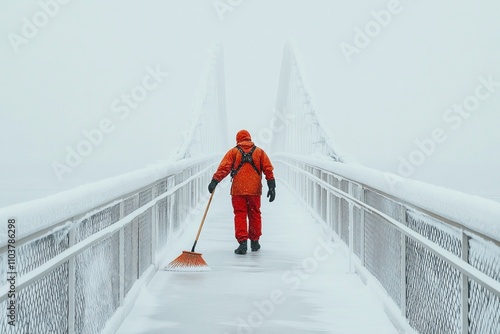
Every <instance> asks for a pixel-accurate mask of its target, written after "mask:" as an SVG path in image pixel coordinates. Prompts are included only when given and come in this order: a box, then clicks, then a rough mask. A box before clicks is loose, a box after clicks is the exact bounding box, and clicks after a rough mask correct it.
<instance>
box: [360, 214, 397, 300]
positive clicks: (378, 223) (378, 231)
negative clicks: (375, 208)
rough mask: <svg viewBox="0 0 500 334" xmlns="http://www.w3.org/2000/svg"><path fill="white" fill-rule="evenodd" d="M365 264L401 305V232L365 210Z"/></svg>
mask: <svg viewBox="0 0 500 334" xmlns="http://www.w3.org/2000/svg"><path fill="white" fill-rule="evenodd" d="M364 249H365V266H366V268H367V269H368V270H369V271H370V272H371V273H372V274H373V275H374V276H375V277H376V278H377V279H378V280H379V281H380V283H381V284H382V286H383V287H384V288H385V289H386V291H387V293H388V294H389V296H390V297H391V298H392V299H393V300H394V302H395V303H396V304H397V305H398V306H399V307H401V279H400V277H401V260H400V259H401V233H400V232H399V231H398V230H397V229H396V228H394V227H393V226H392V225H390V224H389V223H387V222H386V221H385V220H383V219H381V218H379V217H378V216H375V215H373V214H371V213H368V212H365V246H364Z"/></svg>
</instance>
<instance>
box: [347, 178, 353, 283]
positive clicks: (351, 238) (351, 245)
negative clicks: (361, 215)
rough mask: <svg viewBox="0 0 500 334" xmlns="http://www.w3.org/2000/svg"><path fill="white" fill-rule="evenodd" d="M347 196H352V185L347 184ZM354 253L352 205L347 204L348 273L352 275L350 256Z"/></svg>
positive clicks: (350, 203)
mask: <svg viewBox="0 0 500 334" xmlns="http://www.w3.org/2000/svg"><path fill="white" fill-rule="evenodd" d="M348 192H349V195H351V196H352V183H351V182H349V189H348ZM353 253H354V205H353V203H352V202H349V273H351V274H352V273H354V270H353V265H352V254H353Z"/></svg>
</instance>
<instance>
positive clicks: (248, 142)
mask: <svg viewBox="0 0 500 334" xmlns="http://www.w3.org/2000/svg"><path fill="white" fill-rule="evenodd" d="M236 145H239V146H241V147H242V148H249V147H252V146H253V145H254V144H253V142H252V137H251V136H250V132H248V131H247V130H240V131H238V133H237V134H236Z"/></svg>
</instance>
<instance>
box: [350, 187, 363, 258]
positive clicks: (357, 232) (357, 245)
mask: <svg viewBox="0 0 500 334" xmlns="http://www.w3.org/2000/svg"><path fill="white" fill-rule="evenodd" d="M351 187H352V188H351V189H352V193H351V196H352V197H354V198H356V199H358V200H362V194H363V189H362V188H361V186H359V185H357V184H355V183H351ZM362 212H363V210H361V209H359V208H357V207H354V208H353V218H354V226H353V234H354V235H353V236H354V241H353V250H354V254H356V255H357V256H358V257H360V258H361V243H362V241H363V239H362V235H363V225H362V217H363V213H362Z"/></svg>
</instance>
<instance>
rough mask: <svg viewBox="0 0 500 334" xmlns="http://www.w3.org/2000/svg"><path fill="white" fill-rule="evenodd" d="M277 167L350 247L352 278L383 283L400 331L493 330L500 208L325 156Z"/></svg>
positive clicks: (288, 159)
mask: <svg viewBox="0 0 500 334" xmlns="http://www.w3.org/2000/svg"><path fill="white" fill-rule="evenodd" d="M274 161H275V164H276V167H277V168H276V170H277V171H276V175H279V179H282V180H283V181H284V182H285V184H286V185H287V186H288V187H289V188H290V189H291V190H292V191H293V192H295V193H296V195H297V196H298V197H299V198H301V199H302V200H303V202H304V204H305V205H306V207H307V208H308V209H309V210H310V211H311V212H312V213H313V215H314V216H315V217H316V218H317V220H318V221H320V222H323V223H324V224H325V228H328V229H331V230H332V231H333V232H334V233H335V235H336V237H337V238H338V240H341V241H342V242H343V243H345V244H346V245H347V247H348V254H349V257H350V259H351V262H350V263H351V266H355V267H356V272H357V273H358V274H360V276H362V278H364V279H365V280H367V279H369V278H371V279H376V281H378V283H380V285H382V287H383V288H384V289H385V293H386V294H387V295H388V296H389V297H390V299H388V301H386V305H387V306H388V308H389V309H390V310H392V311H393V312H392V313H393V314H394V313H399V314H400V315H402V316H403V317H405V318H406V319H407V323H405V322H403V326H405V325H406V326H408V324H409V325H410V326H411V327H412V328H413V329H414V330H416V331H418V332H419V333H440V334H447V333H449V334H452V333H453V334H455V333H496V332H497V331H498V329H499V328H500V313H498V310H499V309H500V225H499V224H498V222H499V221H500V204H498V203H496V202H493V201H490V200H486V199H481V198H477V197H475V196H470V195H466V194H462V193H458V192H456V191H451V190H448V189H444V188H440V187H436V186H432V185H427V184H423V183H421V182H417V181H410V180H405V179H402V178H399V177H397V176H391V177H390V178H388V175H387V174H385V173H382V172H378V171H375V170H372V169H368V168H364V167H361V166H358V165H351V164H344V163H338V162H333V161H332V159H330V158H328V157H325V156H319V155H318V156H315V157H313V156H309V157H304V156H299V155H293V154H277V155H275V156H274ZM388 180H390V182H388ZM351 268H352V267H351ZM378 283H377V284H376V285H379V284H378ZM376 285H375V286H376ZM396 320H397V319H396Z"/></svg>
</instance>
